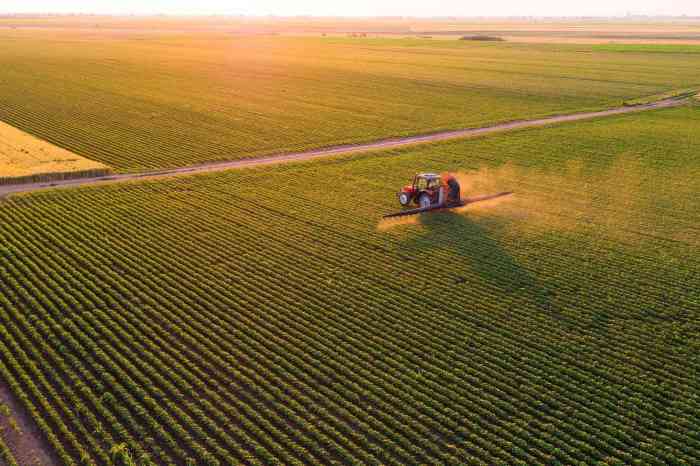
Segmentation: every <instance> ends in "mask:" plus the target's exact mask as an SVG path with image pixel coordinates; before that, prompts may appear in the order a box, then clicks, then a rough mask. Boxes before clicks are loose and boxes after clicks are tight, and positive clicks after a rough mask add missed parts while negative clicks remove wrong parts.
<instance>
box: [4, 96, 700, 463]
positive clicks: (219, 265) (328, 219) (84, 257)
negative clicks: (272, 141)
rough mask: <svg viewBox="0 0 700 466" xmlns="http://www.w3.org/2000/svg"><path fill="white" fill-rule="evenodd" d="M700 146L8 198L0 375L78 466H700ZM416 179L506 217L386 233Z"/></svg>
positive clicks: (475, 154) (367, 165)
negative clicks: (450, 176)
mask: <svg viewBox="0 0 700 466" xmlns="http://www.w3.org/2000/svg"><path fill="white" fill-rule="evenodd" d="M699 127H700V108H697V107H686V108H678V109H669V110H663V111H657V112H651V113H646V114H637V115H627V116H622V117H616V118H612V119H604V120H599V121H595V122H585V123H577V124H573V125H566V126H557V127H553V128H546V129H537V130H527V131H520V132H515V133H510V134H507V135H503V136H500V137H497V138H488V139H480V140H468V141H460V142H452V143H449V144H441V145H436V146H425V147H419V148H414V149H410V150H402V151H395V152H388V153H378V154H372V155H362V156H354V157H352V158H337V159H329V160H325V161H320V162H313V163H311V162H310V163H303V164H296V165H286V166H279V167H272V168H271V167H265V168H264V169H259V170H245V171H232V172H226V173H219V174H212V175H204V176H193V177H182V178H175V179H172V180H168V181H161V182H140V183H129V184H120V185H108V186H102V187H94V188H85V189H80V190H72V191H64V190H59V191H55V192H45V193H37V194H34V195H30V196H19V197H16V198H13V199H11V200H10V201H8V202H7V203H5V204H3V205H2V206H0V244H1V245H2V246H0V354H2V357H1V358H0V376H2V377H3V378H4V379H6V380H7V381H8V383H9V384H10V385H11V387H12V389H13V391H14V392H15V393H17V394H19V395H20V396H21V397H22V398H21V399H22V401H23V403H24V404H25V406H26V407H27V408H28V409H29V411H30V412H31V413H32V415H33V417H34V419H36V420H37V422H38V423H39V425H40V427H41V429H42V430H43V431H44V433H45V435H46V436H47V438H49V439H50V440H51V442H52V444H53V445H54V447H55V449H56V450H57V452H58V453H59V455H60V457H61V458H62V460H63V461H64V462H65V463H66V464H67V465H71V464H83V463H81V458H82V461H83V462H84V463H87V462H89V461H94V462H95V463H96V464H110V462H111V461H112V455H123V456H119V461H124V462H127V461H132V460H133V461H135V462H136V463H137V464H141V462H142V460H141V458H151V459H152V461H153V462H154V463H156V464H201V465H216V464H220V465H228V464H238V463H241V462H245V463H248V464H331V463H333V462H339V463H343V464H387V465H391V464H395V465H398V464H417V463H421V464H440V463H445V464H470V463H474V464H476V463H479V464H482V463H491V464H493V463H505V464H541V463H547V464H556V463H560V464H592V463H607V464H613V463H619V464H622V463H627V464H633V463H635V462H638V463H644V464H658V465H662V464H680V463H686V464H697V463H698V462H700V437H699V436H698V433H699V431H700V422H699V419H700V403H699V401H700V400H699V399H698V393H700V377H699V376H698V375H700V374H699V372H700V356H699V355H700V351H698V350H700V327H699V326H698V322H700V276H699V275H698V274H697V270H698V263H699V261H700V256H698V251H700V249H699V248H698V245H700V231H699V230H698V227H697V226H698V225H699V224H700V205H699V204H698V203H697V192H698V190H699V189H700V176H698V175H700V159H698V157H697V153H698V150H700V140H698V138H697V134H698V128H699ZM425 169H431V170H437V171H440V170H452V171H454V172H457V173H458V174H459V177H460V179H461V180H462V181H463V189H464V191H465V193H466V194H481V193H488V192H493V191H500V190H513V191H515V193H516V194H515V195H514V196H513V197H512V198H510V199H507V200H504V201H503V202H501V203H498V204H482V205H475V206H473V207H472V208H469V209H468V210H467V212H462V213H442V214H435V215H430V216H425V217H423V218H421V219H419V220H417V222H416V223H411V222H410V221H409V222H404V223H397V224H390V225H385V224H381V225H378V219H379V218H380V216H381V214H383V213H386V212H390V211H392V210H395V209H396V208H397V202H396V199H395V198H394V191H395V190H396V189H398V187H399V186H400V185H402V184H404V183H405V182H406V181H407V180H408V179H409V178H410V176H411V175H412V174H413V173H414V172H415V171H419V170H425ZM115 445H116V446H117V447H114V446H115ZM127 464H128V463H127Z"/></svg>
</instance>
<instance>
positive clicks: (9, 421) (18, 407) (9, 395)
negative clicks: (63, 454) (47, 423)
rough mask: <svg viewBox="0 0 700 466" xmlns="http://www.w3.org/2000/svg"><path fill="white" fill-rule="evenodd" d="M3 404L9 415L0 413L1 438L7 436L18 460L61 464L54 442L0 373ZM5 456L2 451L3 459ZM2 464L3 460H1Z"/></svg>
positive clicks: (48, 465)
mask: <svg viewBox="0 0 700 466" xmlns="http://www.w3.org/2000/svg"><path fill="white" fill-rule="evenodd" d="M0 405H4V406H6V407H7V408H9V412H10V414H9V416H5V415H2V414H0V428H2V432H0V434H1V435H0V441H2V440H3V439H4V440H5V445H6V446H7V448H8V450H9V453H10V454H11V455H13V456H14V459H15V460H16V462H17V464H19V465H21V466H24V465H27V466H29V465H41V466H58V465H60V464H61V462H60V461H59V459H58V457H57V456H56V454H55V452H54V450H53V448H52V447H51V444H50V443H49V442H48V440H46V439H45V437H44V435H43V434H42V432H41V430H40V429H39V427H38V426H37V424H36V422H34V419H32V418H31V416H30V415H29V413H28V412H27V410H26V409H25V407H24V406H23V405H22V403H20V401H19V400H18V399H17V398H16V395H15V394H14V393H13V392H12V390H11V388H10V387H9V385H8V384H7V383H6V382H5V381H4V380H3V379H2V377H1V376H0ZM1 459H2V456H1V455H0V460H1ZM0 464H2V461H0Z"/></svg>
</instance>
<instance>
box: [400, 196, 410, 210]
mask: <svg viewBox="0 0 700 466" xmlns="http://www.w3.org/2000/svg"><path fill="white" fill-rule="evenodd" d="M410 202H411V196H409V195H408V193H399V204H401V205H402V206H404V207H406V206H407V205H408V204H409V203H410Z"/></svg>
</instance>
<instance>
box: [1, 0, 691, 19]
mask: <svg viewBox="0 0 700 466" xmlns="http://www.w3.org/2000/svg"><path fill="white" fill-rule="evenodd" d="M0 12H5V13H8V12H57V13H70V12H83V13H108V14H130V13H143V14H151V13H171V14H210V13H213V14H249V15H267V14H276V15H318V16H615V15H624V14H626V13H628V12H631V13H636V14H650V15H682V14H687V15H694V16H700V0H584V1H581V0H527V1H523V0H471V1H470V0H345V1H333V0H0Z"/></svg>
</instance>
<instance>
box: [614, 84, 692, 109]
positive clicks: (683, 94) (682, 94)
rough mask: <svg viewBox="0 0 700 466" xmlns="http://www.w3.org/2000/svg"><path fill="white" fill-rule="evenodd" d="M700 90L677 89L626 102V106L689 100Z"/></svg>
mask: <svg viewBox="0 0 700 466" xmlns="http://www.w3.org/2000/svg"><path fill="white" fill-rule="evenodd" d="M697 92H698V88H697V87H696V88H692V89H676V90H672V91H668V92H664V93H662V94H655V95H652V96H648V97H640V98H638V99H632V100H628V101H626V102H625V105H645V104H650V103H653V102H658V101H659V100H667V99H687V98H690V97H693V96H695V95H696V94H697Z"/></svg>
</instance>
